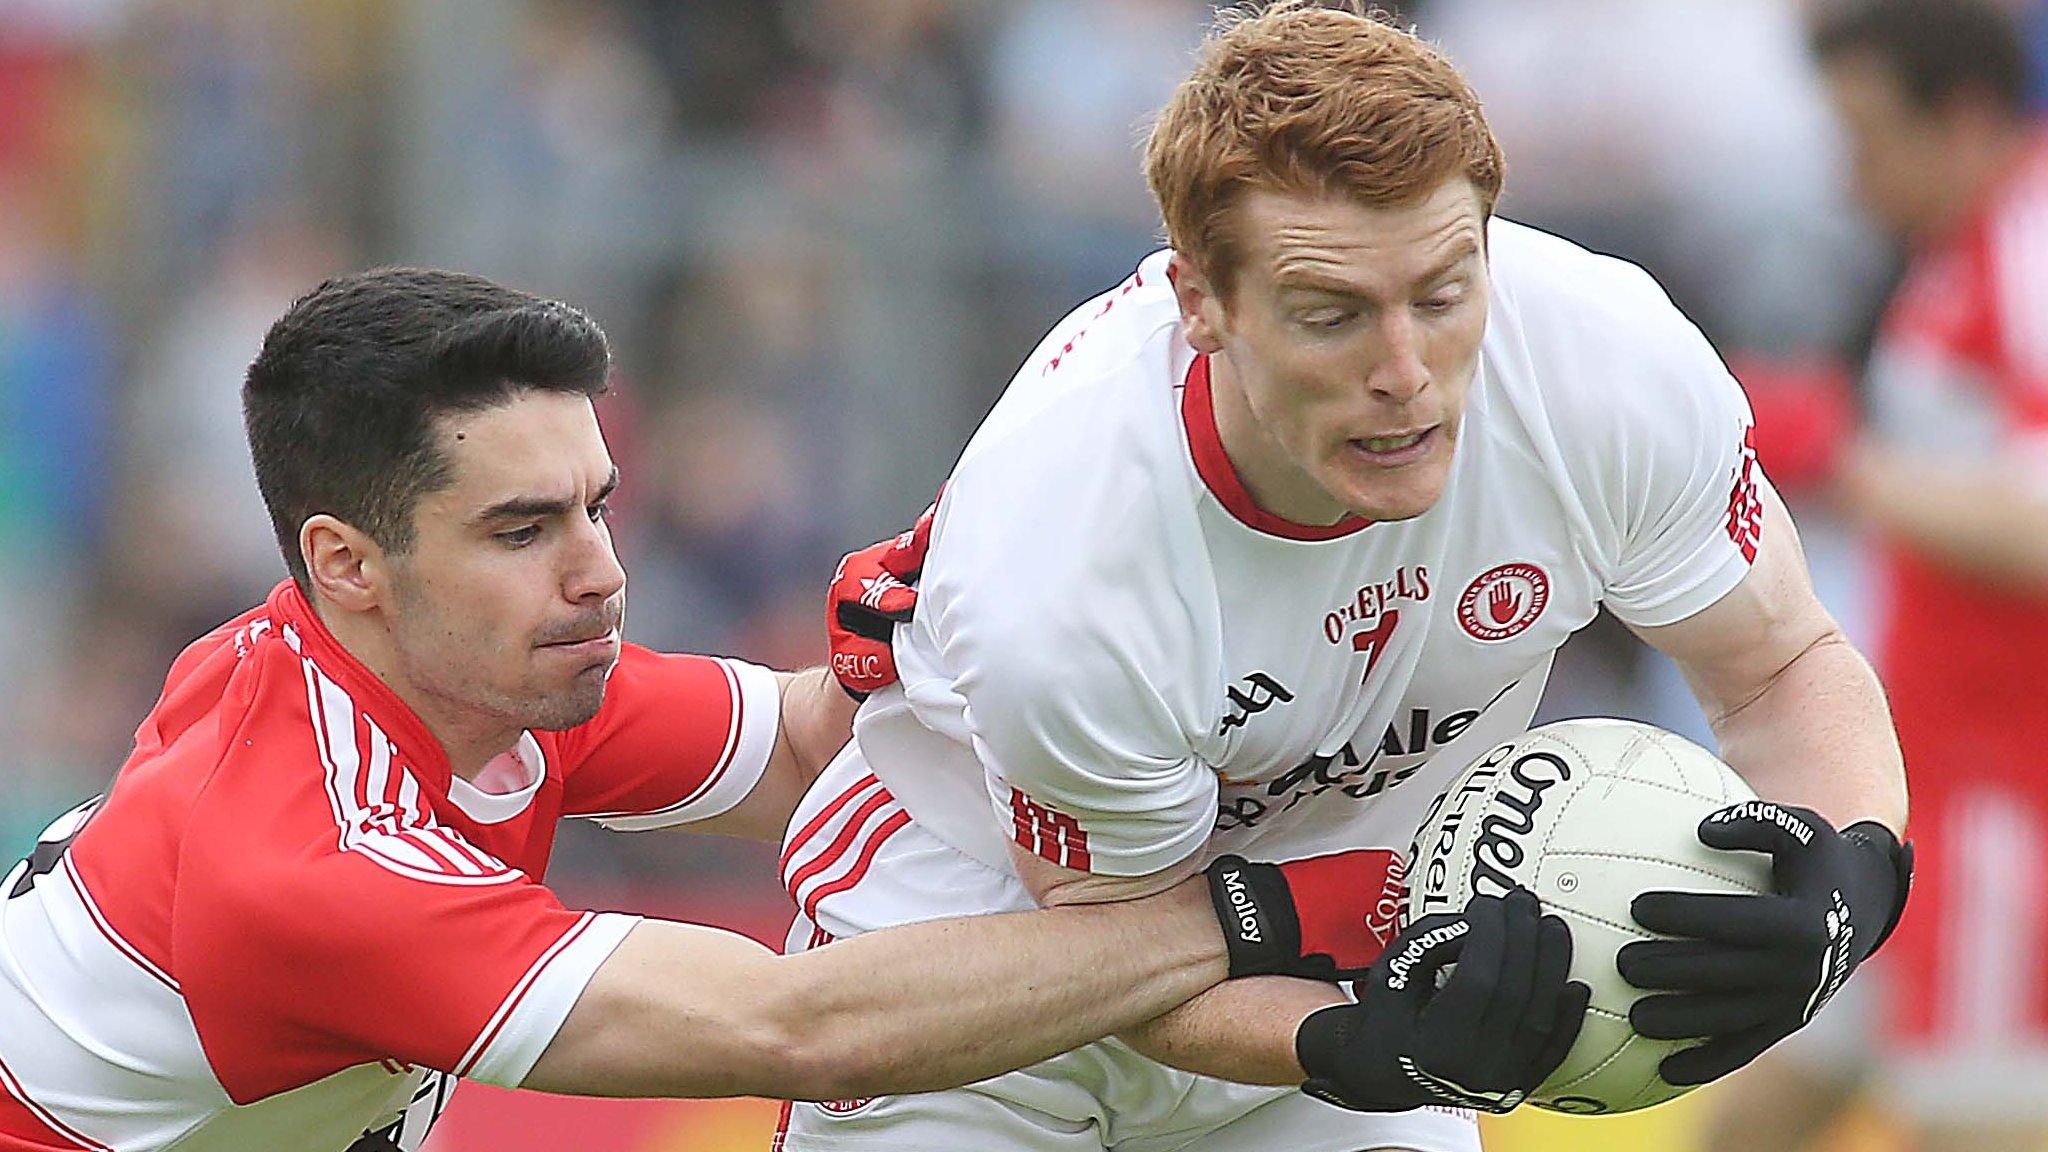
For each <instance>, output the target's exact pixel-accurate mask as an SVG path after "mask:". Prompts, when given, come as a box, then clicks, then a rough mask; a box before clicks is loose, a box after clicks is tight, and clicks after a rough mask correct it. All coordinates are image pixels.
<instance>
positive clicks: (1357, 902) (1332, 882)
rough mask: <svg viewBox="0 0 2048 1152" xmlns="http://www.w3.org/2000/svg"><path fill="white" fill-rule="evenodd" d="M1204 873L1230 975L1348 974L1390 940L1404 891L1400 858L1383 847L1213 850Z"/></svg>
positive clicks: (1359, 970) (1363, 968) (1353, 975)
mask: <svg viewBox="0 0 2048 1152" xmlns="http://www.w3.org/2000/svg"><path fill="white" fill-rule="evenodd" d="M1205 871H1206V875H1207V876H1208V878H1209V898H1210V900H1212V901H1213V902H1214V903H1215V905H1216V918H1217V919H1218V920H1220V921H1222V923H1223V938H1224V940H1225V941H1226V942H1227V943H1228V944H1229V946H1230V975H1231V976H1232V977H1233V978H1235V977H1238V976H1300V977H1303V978H1305V979H1309V980H1356V979H1357V978H1358V977H1360V976H1363V975H1365V974H1366V972H1367V971H1369V970H1370V969H1371V967H1372V962H1373V961H1374V960H1375V959H1377V958H1378V957H1379V954H1380V953H1381V951H1383V950H1384V949H1385V948H1386V946H1387V942H1388V941H1389V940H1391V939H1392V938H1393V935H1394V927H1395V924H1396V922H1397V921H1398V920H1399V918H1400V912H1401V904H1402V902H1403V900H1404V899H1405V897H1406V894H1407V884H1406V882H1405V880H1406V876H1407V870H1406V868H1405V866H1404V864H1403V862H1402V860H1401V857H1400V856H1399V855H1398V854H1396V853H1394V852H1389V851H1386V850H1384V849H1372V848H1368V849H1359V850H1357V851H1352V852H1335V853H1331V854H1330V855H1327V856H1315V857H1311V858H1309V859H1307V860H1291V861H1289V862H1287V863H1285V864H1252V863H1248V862H1246V860H1245V858H1244V857H1242V856H1221V857H1218V858H1217V859H1216V861H1215V863H1213V864H1210V865H1209V867H1208V868H1207V869H1206V870H1205Z"/></svg>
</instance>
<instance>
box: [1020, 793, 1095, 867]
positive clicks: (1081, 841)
mask: <svg viewBox="0 0 2048 1152" xmlns="http://www.w3.org/2000/svg"><path fill="white" fill-rule="evenodd" d="M1010 823H1011V833H1012V835H1013V836H1014V837H1015V838H1016V841H1017V844H1018V845H1019V846H1020V847H1022V848H1023V849H1025V850H1026V851H1028V852H1031V853H1034V854H1036V855H1038V856H1040V857H1042V858H1044V859H1046V860H1048V861H1051V862H1052V863H1054V864H1058V865H1059V866H1061V867H1062V868H1072V869H1074V870H1076V871H1079V872H1086V871H1088V867H1089V865H1090V864H1092V863H1093V862H1094V860H1093V857H1091V856H1090V855H1089V852H1088V831H1087V829H1085V828H1082V827H1081V822H1080V821H1079V820H1076V819H1074V818H1073V817H1072V816H1069V815H1068V814H1066V813H1065V812H1061V811H1060V810H1058V809H1057V808H1048V807H1046V806H1045V805H1043V804H1040V803H1039V802H1038V801H1036V800H1033V799H1032V798H1031V797H1029V796H1027V795H1025V794H1024V790H1023V789H1021V788H1012V789H1010Z"/></svg>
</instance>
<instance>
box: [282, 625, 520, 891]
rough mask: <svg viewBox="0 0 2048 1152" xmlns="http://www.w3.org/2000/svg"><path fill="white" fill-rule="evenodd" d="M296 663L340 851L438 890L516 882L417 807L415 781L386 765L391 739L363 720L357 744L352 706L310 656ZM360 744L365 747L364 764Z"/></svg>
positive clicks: (506, 870) (507, 871)
mask: <svg viewBox="0 0 2048 1152" xmlns="http://www.w3.org/2000/svg"><path fill="white" fill-rule="evenodd" d="M300 664H301V667H302V668H303V669H304V671H305V677H306V707H307V710H308V713H309V717H310V720H311V723H312V725H313V740H314V744H315V746H316V747H317V748H318V750H319V754H320V764H321V766H322V768H323V769H324V770H325V773H326V779H325V783H326V791H327V803H328V807H329V809H330V810H331V811H332V812H333V814H334V822H335V824H336V825H337V828H338V833H339V838H338V844H339V847H340V848H341V850H342V851H344V852H356V853H359V854H361V855H362V856H363V857H364V858H366V859H369V860H371V861H374V862H376V863H377V864H378V865H380V866H382V867H384V868H386V869H389V870H390V871H392V872H396V873H398V874H399V875H401V876H405V877H407V878H409V879H413V880H426V881H430V882H432V883H437V884H474V885H482V884H505V883H509V882H511V881H514V880H517V879H519V878H520V876H521V875H522V873H521V872H519V871H518V870H517V869H515V868H509V867H507V866H506V865H505V864H504V863H502V862H501V861H499V860H497V859H496V858H495V857H492V856H491V855H489V854H488V853H485V852H483V851H480V850H479V849H477V848H476V847H475V846H474V845H472V844H470V843H469V842H468V841H467V840H465V839H463V837H462V835H461V834H460V833H458V832H456V831H454V830H452V829H449V828H444V827H442V826H441V823H440V821H439V820H437V819H436V818H435V817H434V813H433V811H432V810H431V809H429V808H427V807H426V806H424V805H422V804H421V803H420V786H419V781H418V780H416V779H414V777H413V775H412V773H411V772H410V771H408V770H406V769H405V768H404V767H403V766H396V767H395V766H394V765H393V763H392V753H393V751H394V745H393V744H392V742H391V739H390V737H388V736H386V735H385V734H384V733H383V731H382V730H381V729H379V728H378V727H377V724H376V721H374V720H372V719H370V718H369V717H368V716H367V715H365V716H364V717H363V718H362V719H363V728H364V735H365V736H366V737H367V739H366V740H362V741H359V739H358V736H357V732H356V706H355V700H354V699H353V698H352V697H350V696H349V694H348V691H347V690H346V689H344V688H343V687H342V686H341V685H339V684H337V683H335V682H334V680H333V679H332V678H331V677H329V676H328V675H327V674H326V673H325V672H322V671H321V670H320V669H319V667H318V666H317V665H315V664H314V663H313V661H312V660H311V659H310V658H307V657H301V659H300ZM363 743H367V744H368V745H369V753H370V755H369V758H368V763H367V764H365V763H364V757H363V754H362V751H363V750H362V744H363Z"/></svg>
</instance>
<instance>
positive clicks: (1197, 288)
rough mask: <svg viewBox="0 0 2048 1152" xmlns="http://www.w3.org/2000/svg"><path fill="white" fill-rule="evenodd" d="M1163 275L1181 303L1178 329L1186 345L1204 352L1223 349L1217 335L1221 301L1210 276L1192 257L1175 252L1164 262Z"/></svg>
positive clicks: (1210, 353) (1219, 331)
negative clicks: (1181, 332) (1186, 341)
mask: <svg viewBox="0 0 2048 1152" xmlns="http://www.w3.org/2000/svg"><path fill="white" fill-rule="evenodd" d="M1166 279H1167V280H1168V281H1169V282H1171V283H1172V284H1173V298H1174V299H1175V300H1176V301H1178V302H1179V304H1180V324H1181V330H1182V331H1183V332H1185V333H1186V334H1187V338H1188V346H1189V347H1191V348H1193V349H1194V350H1195V351H1197V352H1200V353H1203V354H1204V355H1214V354H1215V353H1217V352H1221V351H1222V350H1223V341H1222V340H1220V339H1218V338H1217V337H1218V336H1219V334H1220V333H1221V332H1222V330H1223V301H1222V300H1221V299H1220V298H1219V297H1218V296H1217V295H1216V292H1215V289H1214V288H1213V287H1212V286H1211V284H1210V281H1209V277H1208V276H1207V275H1206V274H1204V273H1203V272H1202V270H1201V268H1200V267H1199V266H1197V265H1196V264H1195V262H1194V261H1193V260H1190V259H1188V258H1187V257H1186V256H1183V255H1181V254H1180V253H1179V252H1175V253H1174V254H1173V256H1172V257H1171V258H1170V259H1168V260H1167V262H1166Z"/></svg>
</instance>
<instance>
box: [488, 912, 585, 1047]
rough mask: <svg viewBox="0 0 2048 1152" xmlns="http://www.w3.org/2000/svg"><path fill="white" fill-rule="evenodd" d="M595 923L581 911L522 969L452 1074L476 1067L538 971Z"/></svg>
mask: <svg viewBox="0 0 2048 1152" xmlns="http://www.w3.org/2000/svg"><path fill="white" fill-rule="evenodd" d="M596 921H597V914H596V913H594V912H585V913H584V914H583V918H582V919H580V920H578V921H576V924H575V926H574V927H572V928H570V929H569V930H568V931H567V932H564V933H562V937H561V939H559V940H557V941H555V942H554V943H553V944H552V945H550V946H549V947H548V950H547V951H545V952H543V953H541V954H540V959H538V960H535V961H534V962H533V966H532V967H531V968H528V969H527V970H526V975H524V976H521V977H520V978H519V983H518V984H516V985H514V986H513V988H512V994H511V995H509V996H507V997H505V1002H504V1003H502V1004H500V1005H498V1010H497V1012H496V1013H494V1014H493V1015H492V1016H491V1019H490V1022H489V1023H487V1024H485V1025H484V1030H483V1033H482V1034H481V1035H479V1036H478V1037H477V1038H476V1043H475V1044H473V1045H471V1046H470V1049H469V1052H468V1053H467V1054H466V1055H464V1056H463V1058H462V1062H461V1063H460V1064H458V1065H456V1067H455V1075H457V1076H467V1075H469V1073H470V1070H471V1069H472V1068H474V1067H476V1062H477V1061H478V1060H481V1059H483V1055H484V1053H486V1052H488V1051H490V1050H491V1044H492V1043H493V1042H495V1041H496V1040H497V1039H498V1034H499V1033H500V1032H503V1031H504V1030H505V1022H506V1021H508V1020H510V1019H512V1013H513V1012H514V1011H516V1010H517V1009H518V1008H519V1004H520V1001H522V1000H525V999H526V994H527V993H528V992H529V991H532V989H533V986H534V985H535V984H536V983H538V982H539V980H540V974H541V971H542V970H543V969H545V968H546V967H547V966H548V965H549V964H550V963H551V962H553V960H554V958H555V957H557V956H559V955H561V954H562V950H563V949H565V948H567V947H568V946H569V945H570V944H572V943H575V941H576V938H577V937H578V936H581V935H583V932H584V929H586V928H589V927H590V926H591V925H592V924H593V923H596Z"/></svg>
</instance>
